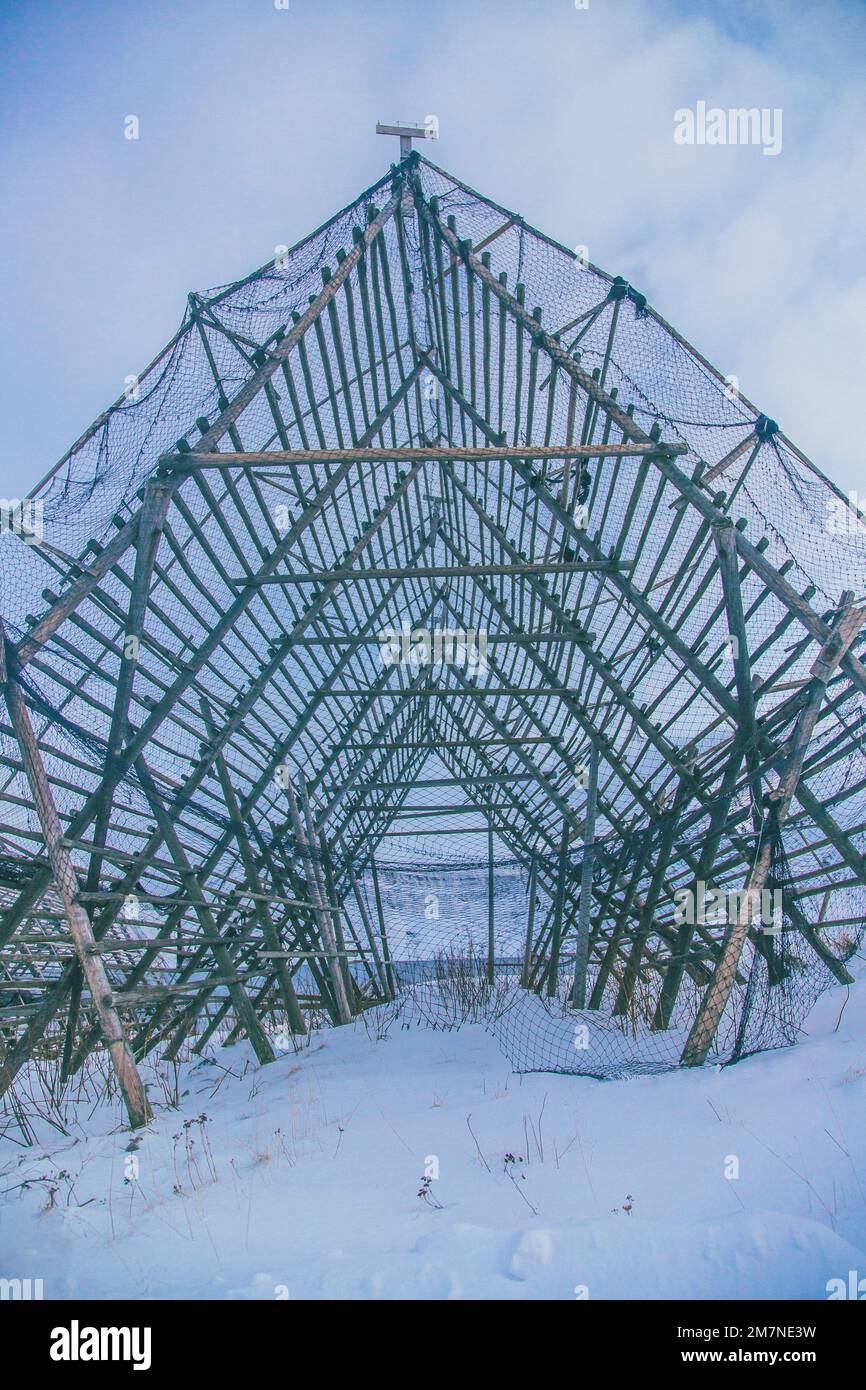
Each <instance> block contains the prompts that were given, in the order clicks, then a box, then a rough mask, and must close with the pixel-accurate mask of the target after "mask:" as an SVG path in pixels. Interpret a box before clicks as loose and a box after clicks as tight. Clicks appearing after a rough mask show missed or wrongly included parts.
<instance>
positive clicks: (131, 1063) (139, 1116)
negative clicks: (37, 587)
mask: <svg viewBox="0 0 866 1390" xmlns="http://www.w3.org/2000/svg"><path fill="white" fill-rule="evenodd" d="M5 641H6V639H5V633H4V630H3V625H2V622H0V650H3V649H5ZM0 683H2V685H3V686H4V688H5V696H6V705H7V708H8V710H9V717H10V719H11V721H12V728H13V730H14V731H15V737H16V739H17V740H18V747H19V748H20V750H21V759H22V762H23V764H24V771H25V773H26V775H27V781H28V782H29V784H30V791H31V793H32V796H33V802H34V805H35V807H36V814H37V816H38V817H39V824H40V826H41V827H42V834H43V837H44V839H45V848H46V850H47V851H48V859H49V862H50V864H51V873H52V877H53V879H54V883H55V887H56V889H57V894H58V897H59V898H60V901H61V903H62V904H63V912H64V914H65V917H66V920H67V922H68V924H69V932H70V935H71V937H72V940H73V943H74V945H75V950H76V953H77V955H78V959H79V961H80V962H81V969H82V971H83V973H84V978H85V980H86V981H87V985H88V988H89V990H90V994H91V997H92V999H93V1004H94V1007H95V1009H96V1012H97V1015H98V1017H99V1022H100V1026H101V1028H102V1033H103V1036H104V1038H105V1041H106V1043H107V1045H108V1051H109V1055H110V1057H111V1061H112V1064H113V1066H114V1070H115V1071H116V1073H117V1078H118V1081H119V1082H120V1089H121V1092H122V1094H123V1099H124V1101H125V1103H126V1110H127V1114H128V1115H129V1122H130V1124H131V1125H132V1127H133V1128H137V1127H139V1126H141V1125H145V1124H147V1122H148V1120H149V1119H150V1107H149V1105H148V1102H147V1095H146V1093H145V1090H144V1085H143V1083H142V1080H141V1077H140V1075H139V1072H138V1068H137V1066H136V1065H135V1059H134V1058H133V1055H132V1051H131V1049H130V1046H129V1043H128V1041H127V1038H126V1034H125V1032H124V1030H123V1025H122V1024H121V1021H120V1015H119V1014H118V1012H117V1009H116V1008H115V1006H114V1002H113V999H112V993H111V982H110V981H109V979H108V976H107V974H106V973H105V966H104V965H103V962H102V959H101V957H100V956H99V955H95V954H93V946H94V945H95V940H96V939H95V937H94V935H93V927H92V925H91V922H90V918H89V917H88V915H87V913H86V911H85V910H84V908H83V906H82V905H81V903H80V902H78V880H77V878H76V875H75V868H74V866H73V863H72V858H71V856H70V854H69V850H68V849H67V847H66V845H65V843H64V839H63V827H62V825H61V822H60V816H59V814H58V811H57V807H56V805H55V802H54V797H53V795H52V792H51V786H50V783H49V781H48V775H47V773H46V771H45V765H44V763H43V761H42V754H41V753H40V751H39V744H38V743H37V740H36V735H35V734H34V732H33V725H32V724H31V722H30V715H29V714H28V712H27V707H26V706H25V704H24V699H23V697H22V695H21V689H20V686H19V685H18V683H17V681H16V680H15V678H14V676H13V675H12V673H11V671H9V672H7V670H6V663H5V650H4V655H3V659H2V662H0Z"/></svg>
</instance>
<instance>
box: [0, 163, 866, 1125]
mask: <svg viewBox="0 0 866 1390" xmlns="http://www.w3.org/2000/svg"><path fill="white" fill-rule="evenodd" d="M527 285H529V287H530V290H531V297H527V288H526V287H527ZM536 297H537V301H538V302H537V304H536ZM530 306H531V307H530ZM34 497H35V499H36V500H37V501H39V502H40V503H44V510H45V533H44V538H43V539H42V542H41V543H40V540H39V539H38V538H35V537H32V536H29V537H28V536H23V537H21V536H19V537H4V538H3V540H2V542H0V547H5V552H4V551H2V550H0V560H3V561H4V564H5V561H6V559H7V558H10V556H11V547H14V548H15V558H14V563H12V562H11V561H10V566H9V568H8V570H7V579H6V581H4V589H3V616H4V622H5V628H6V632H5V641H4V643H3V644H2V646H0V651H2V656H3V667H2V672H0V675H2V682H3V692H4V698H5V711H4V717H3V721H2V728H0V768H2V770H3V777H2V780H0V795H2V798H3V808H2V821H0V888H2V902H0V908H2V915H0V1029H2V1034H0V1036H2V1040H3V1041H2V1042H0V1091H3V1090H6V1089H7V1088H8V1087H9V1086H10V1085H12V1083H13V1082H14V1079H15V1077H16V1075H17V1073H18V1072H19V1070H20V1068H21V1066H22V1065H24V1064H25V1063H26V1062H27V1061H28V1059H29V1058H30V1057H31V1056H32V1055H33V1054H34V1052H35V1051H36V1050H37V1049H39V1048H40V1047H43V1048H44V1047H48V1046H49V1043H51V1045H52V1046H54V1047H55V1048H56V1050H57V1055H58V1058H59V1065H61V1066H62V1070H63V1074H64V1076H67V1077H68V1076H70V1075H72V1074H73V1073H74V1071H75V1070H76V1069H77V1068H78V1067H79V1066H80V1065H81V1064H82V1062H83V1060H84V1059H85V1058H86V1057H87V1055H88V1053H89V1052H90V1050H91V1049H93V1048H94V1047H101V1046H107V1047H108V1048H109V1049H110V1051H111V1056H112V1059H113V1061H114V1064H115V1067H116V1069H117V1073H118V1077H119V1081H120V1084H121V1086H122V1089H123V1093H124V1096H125V1099H126V1103H127V1107H128V1111H129V1115H130V1118H131V1120H132V1122H133V1123H142V1122H143V1121H145V1120H146V1118H147V1101H146V1098H145V1095H144V1092H143V1089H142V1086H141V1082H140V1079H139V1076H138V1071H137V1067H136V1059H137V1058H140V1057H141V1056H142V1055H143V1054H144V1053H146V1052H147V1051H149V1050H151V1049H159V1050H161V1051H162V1052H163V1053H165V1054H167V1055H169V1056H172V1055H175V1054H176V1053H177V1051H178V1049H179V1048H180V1047H181V1045H182V1044H183V1043H184V1042H187V1041H189V1042H191V1043H194V1045H195V1046H196V1047H199V1048H200V1047H202V1046H204V1044H205V1042H206V1041H207V1040H208V1039H209V1038H210V1037H212V1036H214V1035H215V1034H219V1036H222V1037H225V1036H229V1037H231V1036H240V1035H243V1036H245V1037H247V1038H248V1039H249V1041H250V1044H251V1045H252V1047H253V1049H254V1051H255V1053H256V1056H257V1057H258V1058H259V1060H260V1061H261V1062H268V1061H269V1060H271V1059H272V1058H273V1056H274V1055H275V1052H276V1051H277V1050H279V1046H285V1045H288V1044H287V1043H286V1041H285V1038H284V1035H286V1037H288V1039H289V1040H290V1038H291V1036H292V1035H297V1036H301V1035H302V1034H303V1033H304V1032H305V1031H306V1030H307V1029H308V1027H309V1026H310V1023H311V1021H317V1020H326V1021H329V1022H331V1023H334V1024H340V1023H345V1022H347V1021H349V1020H350V1019H352V1018H353V1017H354V1016H355V1015H357V1014H358V1012H359V1011H361V1010H363V1009H366V1008H368V1007H371V1006H373V1005H375V1004H378V1003H382V1002H384V1001H387V1000H389V999H391V998H392V997H393V995H394V992H395V989H396V988H398V980H397V974H398V972H396V973H395V963H394V961H393V960H392V959H391V955H390V948H389V940H388V931H387V922H386V914H385V913H384V911H383V909H382V904H381V896H380V894H379V892H378V885H376V894H375V907H374V906H373V905H372V903H371V900H370V899H369V898H368V896H367V894H366V892H365V889H364V881H365V879H366V877H367V876H368V874H369V873H371V872H372V873H375V865H376V861H375V857H374V856H375V853H376V850H377V847H380V846H382V845H383V844H384V843H386V842H387V841H388V837H393V836H397V835H398V834H400V833H403V830H405V826H406V822H407V821H408V820H411V821H413V822H414V823H415V824H416V825H417V824H419V823H422V821H421V818H422V817H426V818H427V819H426V820H424V821H423V825H426V826H427V828H428V830H429V826H430V824H431V823H433V819H434V818H435V817H436V816H437V815H443V816H445V817H446V818H447V817H448V815H450V814H452V813H453V812H454V809H455V806H454V803H453V802H447V803H446V805H445V806H444V807H437V805H436V804H435V803H434V804H432V805H429V806H425V805H420V804H419V803H417V802H414V801H413V800H412V793H413V789H414V788H418V787H419V786H421V785H422V783H423V779H422V774H423V772H424V769H425V766H427V765H428V764H429V763H430V761H431V759H434V758H435V760H436V764H437V768H438V770H439V771H440V773H441V772H443V769H444V775H442V776H440V777H439V778H438V779H434V782H435V783H437V784H438V785H440V786H441V785H442V784H443V783H445V782H447V783H448V785H449V787H450V788H452V789H454V788H456V789H457V790H458V791H459V794H460V796H461V797H462V799H463V804H464V805H465V806H468V807H471V808H473V809H474V810H475V811H477V812H479V813H480V814H481V815H482V816H483V817H484V820H485V823H486V824H487V826H488V828H489V833H490V838H491V841H492V836H493V833H494V831H495V835H496V837H497V840H498V842H499V843H500V844H501V845H504V846H506V847H507V849H508V851H509V853H510V854H512V855H513V857H514V858H515V859H516V860H517V861H519V862H520V863H522V864H524V865H525V866H526V868H527V871H528V872H529V873H530V874H531V883H532V892H531V895H530V913H529V923H528V927H529V930H528V934H527V942H526V952H525V958H524V960H523V962H522V969H521V987H523V988H525V989H528V990H532V991H536V992H539V993H541V994H542V995H543V996H544V997H546V998H549V999H551V998H560V996H561V997H562V1003H563V1007H564V1008H567V1009H572V1010H587V1011H591V1010H606V1011H607V1012H608V1013H610V1014H612V1015H613V1016H615V1017H616V1016H624V1015H627V1014H628V1012H629V1010H630V1008H632V1006H633V1003H634V1000H635V998H636V995H637V993H638V992H640V994H641V996H642V997H643V998H645V999H646V998H648V999H649V1000H650V1010H649V1013H648V1014H647V1016H646V1017H647V1027H648V1029H649V1031H653V1030H655V1031H658V1032H665V1031H667V1030H670V1029H671V1028H672V1027H673V1026H675V1025H676V1026H678V1027H679V1028H681V1029H682V1030H683V1038H684V1042H683V1050H682V1061H683V1062H684V1063H685V1064H689V1065H695V1064H700V1063H701V1062H703V1061H704V1060H705V1059H706V1058H707V1056H708V1055H717V1053H718V1051H719V1049H721V1052H722V1053H724V1055H731V1054H732V1051H733V1050H734V1044H733V1043H728V1042H723V1041H722V1039H723V1037H727V1038H729V1039H731V1038H734V1035H738V1036H737V1037H736V1039H735V1041H736V1045H737V1047H738V1048H739V1050H743V1046H744V1038H745V1036H746V1033H747V1031H748V1026H749V1025H748V1023H747V1019H746V1008H747V1004H749V1001H750V998H751V996H750V993H749V991H750V982H752V985H751V988H752V993H754V989H755V987H756V986H755V983H754V982H755V981H758V980H759V978H760V987H761V989H762V990H763V991H764V993H765V995H766V997H767V999H770V998H771V996H772V991H773V990H776V991H778V992H779V993H780V994H782V993H784V992H785V991H786V990H787V991H790V990H792V989H796V988H797V985H798V979H797V977H798V975H799V976H802V977H803V978H805V977H806V976H809V978H812V976H811V975H810V973H809V972H811V971H814V970H816V969H817V970H818V971H819V972H820V973H821V978H822V980H823V981H824V982H826V981H827V980H837V981H849V980H850V978H851V977H850V975H849V973H848V971H847V968H846V965H845V959H846V958H847V956H848V955H850V954H851V952H852V951H853V949H854V945H855V944H856V941H857V940H858V939H859V932H860V930H861V928H862V896H863V895H862V889H863V886H864V883H866V873H864V869H866V859H864V853H863V848H862V840H863V833H864V828H866V817H864V787H866V764H864V759H863V753H862V739H861V728H862V724H863V696H864V693H866V670H864V666H863V665H862V664H861V661H860V659H859V656H858V648H859V644H860V641H861V623H862V621H863V617H864V610H863V609H862V607H861V606H860V604H861V601H862V596H863V595H862V591H863V587H864V586H863V581H862V575H863V574H864V573H866V568H864V566H863V563H862V561H863V558H864V556H866V545H864V542H863V540H862V537H861V532H860V527H861V522H860V519H859V517H857V516H856V515H854V514H853V513H851V509H850V507H849V506H848V504H847V503H846V502H845V500H844V499H842V498H841V496H840V494H838V492H837V491H836V489H834V487H833V486H832V485H831V484H830V483H829V482H827V480H826V479H824V478H823V477H822V476H821V474H820V473H818V471H817V470H816V469H815V468H814V467H813V465H811V464H809V463H808V461H807V460H805V459H804V458H803V456H802V455H801V454H799V453H798V452H797V451H796V450H795V449H794V448H793V446H792V445H790V444H789V442H788V441H787V440H786V439H785V438H784V436H782V435H781V433H780V432H779V430H778V428H777V427H776V426H775V424H774V423H773V422H772V421H770V420H768V419H766V417H764V416H762V415H760V414H759V413H758V412H757V411H755V410H754V409H753V407H751V406H750V405H749V403H748V402H747V401H745V400H744V399H743V398H742V397H740V396H739V395H738V394H737V393H732V392H731V391H730V389H729V387H728V386H726V384H725V382H724V380H723V379H722V378H720V377H719V375H718V374H717V373H715V372H714V371H713V369H712V368H710V367H709V365H708V364H707V363H705V362H704V361H703V359H701V358H700V357H699V356H698V354H696V353H695V352H694V351H693V350H692V349H690V348H689V347H688V345H687V344H685V343H684V342H683V340H682V339H680V338H679V336H678V335H676V334H675V333H674V332H673V330H671V329H670V328H669V327H668V325H666V324H664V322H663V321H662V320H661V319H659V317H658V316H657V315H655V314H654V313H653V311H652V310H651V309H649V308H648V306H647V305H646V302H645V301H644V300H643V298H642V296H640V295H639V294H637V293H636V292H635V291H634V290H633V289H632V288H631V287H630V286H629V285H628V284H626V282H625V281H623V280H620V279H611V277H609V276H606V275H604V274H603V273H602V272H600V271H597V270H596V269H595V268H594V267H592V266H589V265H587V264H586V263H585V262H583V261H580V260H579V259H578V260H575V258H574V257H573V256H571V255H569V253H568V252H567V251H566V250H565V249H564V248H562V247H558V246H556V245H555V244H554V243H552V242H550V241H549V240H548V239H546V238H544V237H542V236H541V235H540V234H538V233H535V232H533V231H531V229H529V228H527V227H526V226H525V224H524V223H523V222H522V221H521V219H519V218H516V217H515V216H514V215H513V214H509V213H507V212H506V211H505V210H504V209H499V208H497V207H496V205H494V204H492V203H489V202H487V201H486V200H484V199H481V198H480V197H479V196H478V195H476V194H474V193H473V192H472V191H471V190H469V189H466V188H465V187H464V186H462V185H460V184H459V183H457V182H456V181H455V180H453V179H450V178H449V176H447V175H445V174H443V173H442V172H441V171H439V170H437V169H435V167H434V166H432V165H430V164H428V163H427V162H426V161H424V160H421V159H419V157H418V156H417V154H414V153H412V154H409V155H408V157H406V158H404V159H403V160H401V162H400V163H399V165H396V166H394V167H393V168H392V169H391V170H390V171H389V173H388V175H387V177H386V178H385V179H383V180H382V181H381V182H380V184H379V185H377V186H376V187H375V188H374V189H371V190H368V191H367V193H366V194H365V195H363V197H362V199H361V200H359V201H358V203H356V204H355V205H353V206H352V207H351V208H349V209H347V210H346V212H344V213H343V214H340V215H339V216H338V218H336V219H334V220H333V222H332V223H329V224H327V226H326V227H325V228H322V229H320V231H319V232H318V233H316V234H315V235H314V236H313V238H310V239H308V240H307V241H306V242H303V243H301V244H300V246H299V247H296V248H295V249H294V250H293V251H292V252H288V253H284V254H280V255H278V256H277V257H276V258H275V259H274V260H273V261H271V262H269V263H268V264H267V265H266V266H265V267H263V268H262V270H261V271H259V272H256V274H255V275H253V276H251V277H249V278H248V279H247V280H245V281H242V282H239V284H237V285H234V286H230V287H228V288H227V289H223V290H220V291H219V292H216V293H214V294H211V295H208V296H199V295H191V296H190V304H189V310H188V313H187V315H186V317H185V320H184V323H183V326H182V328H181V330H180V332H179V334H178V335H177V336H176V338H175V339H174V340H173V342H172V344H170V345H169V347H168V348H167V349H166V350H165V352H164V353H163V354H161V355H160V357H159V358H158V359H157V361H156V363H155V364H153V366H152V367H151V368H150V369H149V370H148V372H147V373H145V374H144V375H143V376H142V378H141V382H140V383H138V385H137V388H136V393H135V394H134V395H133V396H131V395H130V394H126V395H125V396H124V397H122V398H121V400H120V401H119V402H118V403H117V404H116V406H115V407H113V408H112V409H111V410H110V411H108V412H106V414H105V415H104V416H103V417H101V419H100V420H99V421H97V422H96V424H95V425H94V426H93V428H92V429H91V430H90V431H89V432H88V433H87V434H86V435H85V436H84V437H83V438H82V440H80V441H79V442H78V444H77V445H76V446H75V448H74V449H73V450H72V451H71V452H70V454H69V455H67V457H66V458H65V459H64V460H63V461H62V463H61V465H59V466H58V468H57V469H56V470H53V471H52V473H51V474H50V475H49V477H48V478H47V479H46V480H45V482H44V483H43V484H42V485H41V487H40V488H39V489H37V491H36V493H35V494H34ZM109 508H110V510H108V509H109ZM828 508H829V509H830V512H832V509H833V508H836V513H837V514H839V515H842V514H843V513H844V514H846V515H848V514H850V528H849V530H846V532H845V534H844V535H842V536H841V538H840V536H839V533H838V530H834V531H832V532H826V531H825V532H824V534H823V536H822V534H821V519H822V518H823V517H825V516H826V515H828V514H830V513H829V512H828ZM83 528H89V534H82V532H83ZM816 532H817V539H816V536H815V533H816ZM858 574H859V575H860V576H861V578H860V581H859V583H858V582H857V578H856V576H857V575H858ZM852 575H853V576H854V578H853V579H852V578H851V576H852ZM36 596H38V597H36ZM31 606H34V607H36V609H37V611H36V612H35V613H32V612H31V611H30V610H31ZM403 624H407V625H408V627H409V628H410V629H411V630H412V631H413V632H416V633H417V632H418V630H420V631H421V632H422V634H423V632H424V631H426V630H428V629H429V630H431V631H432V630H433V629H436V628H438V629H440V630H445V629H448V630H458V631H466V630H471V631H472V632H473V633H476V634H478V633H483V634H484V635H485V641H486V658H485V662H484V665H483V669H482V670H480V671H479V670H477V669H476V670H474V671H470V670H468V669H467V668H466V667H464V666H461V665H460V663H459V662H453V663H451V664H443V665H441V666H439V667H434V666H431V665H430V664H425V663H424V662H423V661H415V662H414V663H409V664H406V663H402V664H401V663H400V662H398V661H392V662H390V663H389V664H385V663H384V662H383V660H382V657H381V650H382V641H383V639H382V633H383V632H384V631H386V630H389V629H398V630H399V629H401V626H402V625H403ZM587 774H588V775H587ZM425 785H430V784H429V783H427V784H425ZM401 827H402V829H401ZM448 828H449V825H448V823H447V820H446V824H441V825H439V826H438V827H437V828H435V829H434V830H433V831H430V833H431V834H433V835H438V834H439V833H440V830H447V829H448ZM413 833H415V832H413ZM455 833H456V832H455ZM476 843H477V842H476ZM491 863H492V848H491ZM702 883H705V884H708V885H715V886H717V887H719V888H723V889H724V890H735V891H738V892H740V895H741V896H740V898H739V899H738V902H739V908H738V911H737V914H736V915H735V917H734V918H733V919H731V920H729V921H725V922H719V923H716V922H712V921H708V920H690V919H689V918H688V916H687V917H686V918H684V917H683V914H682V912H680V911H678V903H680V902H681V890H684V889H687V888H689V887H690V886H691V885H694V884H702ZM768 886H770V887H776V888H779V889H780V890H781V892H782V899H783V903H784V912H783V919H784V920H783V924H782V925H781V926H780V924H779V923H778V922H776V923H775V924H774V925H773V926H772V928H771V927H770V926H769V924H767V923H765V922H761V921H760V920H759V918H758V914H757V904H758V903H759V901H760V895H761V892H762V890H765V889H767V887H768ZM678 895H679V896H678ZM488 964H489V969H490V971H491V973H492V972H493V971H494V969H495V967H496V942H495V930H494V924H493V921H492V918H491V942H490V952H489V962H488ZM815 978H817V977H815ZM751 1004H752V1005H753V1004H754V999H753V998H751ZM714 1049H715V1050H716V1051H714Z"/></svg>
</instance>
